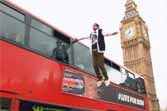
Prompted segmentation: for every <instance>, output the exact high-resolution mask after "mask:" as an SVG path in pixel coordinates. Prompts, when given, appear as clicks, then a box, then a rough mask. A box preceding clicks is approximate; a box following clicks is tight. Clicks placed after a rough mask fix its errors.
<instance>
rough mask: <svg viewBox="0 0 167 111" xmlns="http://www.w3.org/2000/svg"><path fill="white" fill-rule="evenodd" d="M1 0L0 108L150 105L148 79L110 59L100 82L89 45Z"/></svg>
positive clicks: (81, 109) (128, 108) (99, 110)
mask: <svg viewBox="0 0 167 111" xmlns="http://www.w3.org/2000/svg"><path fill="white" fill-rule="evenodd" d="M72 41H73V39H72V38H71V37H70V36H69V35H67V34H65V33H63V32H62V31H60V30H59V29H57V28H55V27H53V26H52V25H50V24H48V23H46V22H44V21H42V20H41V19H40V18H39V17H36V16H34V15H32V14H30V13H29V12H28V11H25V10H23V9H22V8H20V7H18V6H17V5H16V4H14V3H12V2H9V1H0V111H148V110H149V109H148V97H147V93H146V90H145V84H144V79H143V78H142V77H140V76H138V75H137V74H135V73H133V72H131V71H130V70H128V69H126V68H124V67H122V66H120V65H118V64H116V63H115V62H113V61H110V60H109V59H107V58H106V59H105V66H106V69H107V72H108V74H109V78H110V80H111V83H110V85H109V86H108V87H106V86H105V85H104V84H103V85H102V86H101V87H99V88H97V86H96V80H97V78H96V76H95V72H94V69H93V66H92V58H91V54H90V50H89V48H88V47H86V46H84V45H83V44H81V43H75V44H72Z"/></svg>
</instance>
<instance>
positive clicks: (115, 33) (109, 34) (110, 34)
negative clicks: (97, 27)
mask: <svg viewBox="0 0 167 111" xmlns="http://www.w3.org/2000/svg"><path fill="white" fill-rule="evenodd" d="M117 34H118V32H113V33H107V34H104V35H103V36H105V37H107V36H113V35H117Z"/></svg>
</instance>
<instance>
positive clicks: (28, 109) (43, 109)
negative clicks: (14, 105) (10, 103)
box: [19, 101, 91, 111]
mask: <svg viewBox="0 0 167 111" xmlns="http://www.w3.org/2000/svg"><path fill="white" fill-rule="evenodd" d="M19 111H91V110H85V109H78V108H73V107H65V106H59V105H50V104H45V103H37V102H30V101H21V102H20V108H19Z"/></svg>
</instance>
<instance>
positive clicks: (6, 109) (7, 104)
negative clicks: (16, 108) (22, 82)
mask: <svg viewBox="0 0 167 111" xmlns="http://www.w3.org/2000/svg"><path fill="white" fill-rule="evenodd" d="M10 110H11V99H9V98H4V97H0V111H10Z"/></svg>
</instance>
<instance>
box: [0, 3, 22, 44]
mask: <svg viewBox="0 0 167 111" xmlns="http://www.w3.org/2000/svg"><path fill="white" fill-rule="evenodd" d="M0 4H1V3H0ZM2 6H3V8H2ZM0 7H1V8H0V24H1V26H0V37H3V38H5V39H8V40H11V41H14V42H17V43H19V44H24V35H25V24H24V23H23V22H21V21H19V20H17V19H16V18H14V17H12V16H14V15H15V16H17V15H20V14H16V13H18V12H15V11H11V10H12V9H10V11H7V10H6V8H4V7H5V6H4V5H2V4H1V6H0ZM7 9H9V8H7ZM4 10H5V11H7V13H5V12H3V11H4ZM8 12H9V13H8ZM12 12H13V13H14V12H15V13H14V14H13V15H12V16H11V15H9V14H11V13H12Z"/></svg>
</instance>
